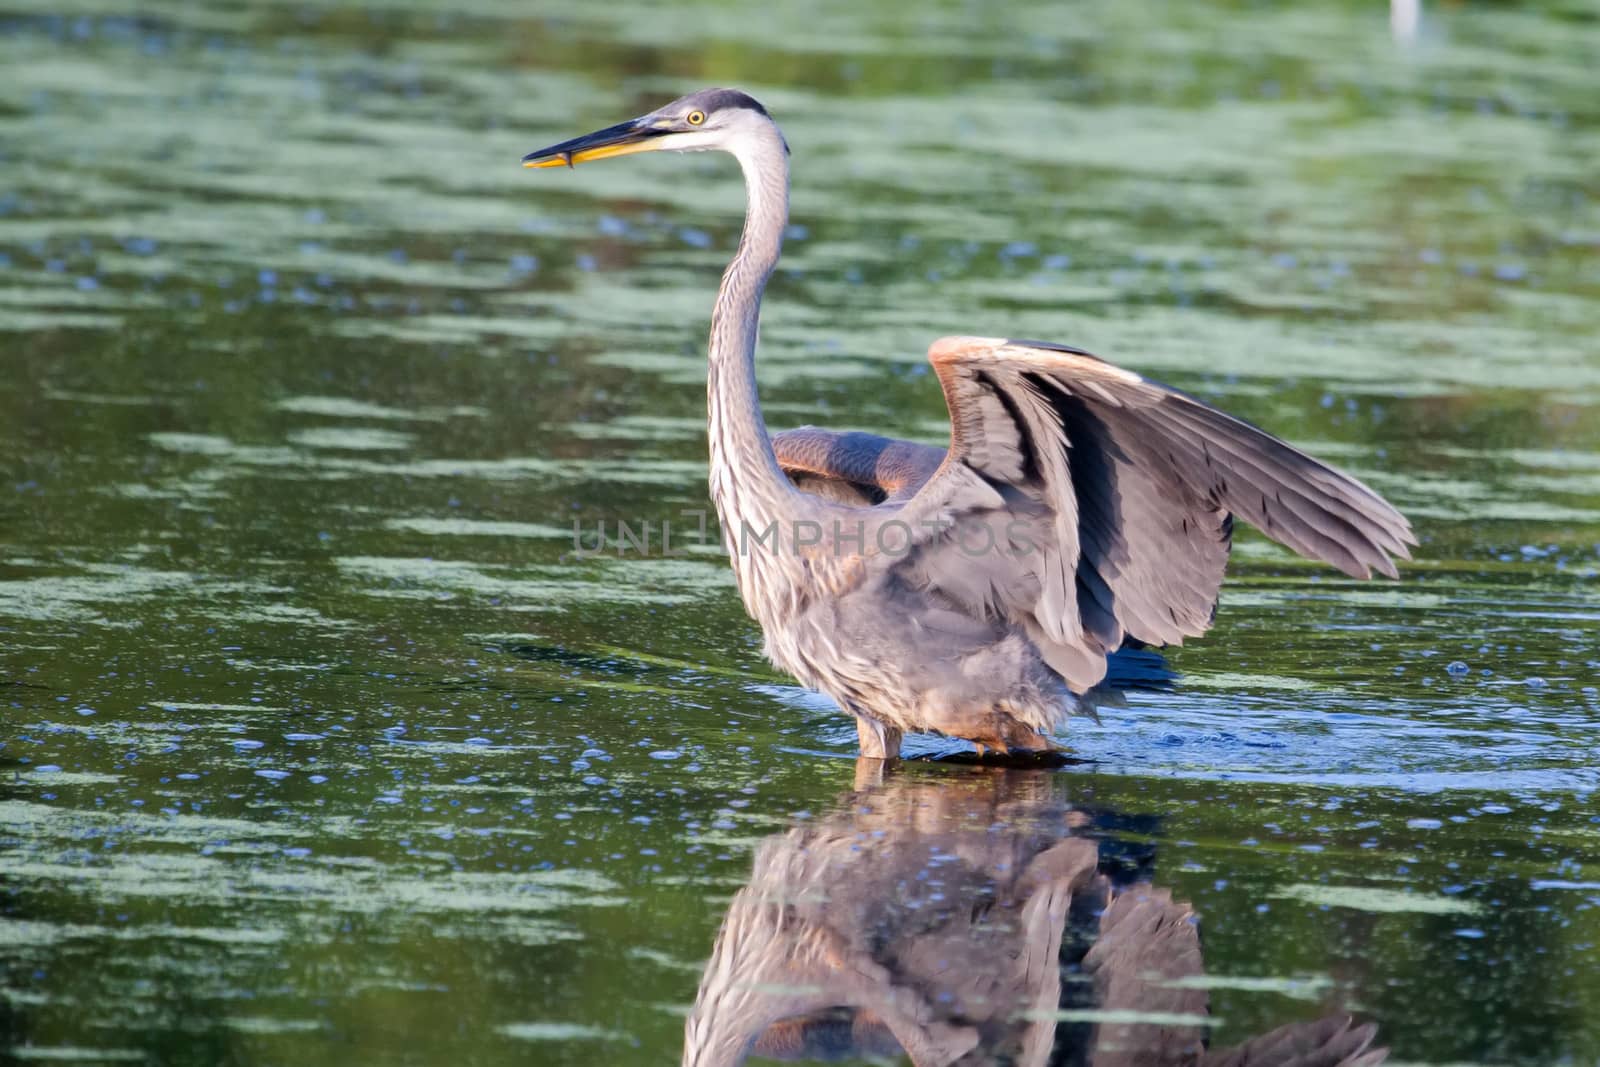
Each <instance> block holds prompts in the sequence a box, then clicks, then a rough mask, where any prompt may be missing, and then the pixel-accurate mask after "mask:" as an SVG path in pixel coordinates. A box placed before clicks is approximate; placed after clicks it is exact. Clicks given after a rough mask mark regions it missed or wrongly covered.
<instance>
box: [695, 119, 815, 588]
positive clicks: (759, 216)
mask: <svg viewBox="0 0 1600 1067" xmlns="http://www.w3.org/2000/svg"><path fill="white" fill-rule="evenodd" d="M730 150H731V151H732V153H733V155H734V156H735V157H736V158H737V159H738V160H739V165H740V166H741V167H742V168H743V169H744V179H745V190H746V195H747V197H748V201H747V207H746V209H745V220H744V235H743V236H742V237H741V238H740V240H739V250H738V252H737V253H735V255H734V257H733V262H731V263H729V264H728V269H727V271H726V272H725V273H724V274H723V275H722V287H721V288H720V289H719V290H718V291H717V303H716V308H715V309H714V310H713V311H712V314H711V352H710V367H709V372H708V375H707V381H706V409H707V411H706V414H707V429H708V436H709V438H710V445H711V498H712V500H713V501H714V502H715V504H716V507H717V516H718V518H719V519H720V520H721V523H722V530H723V539H724V541H725V543H727V544H728V546H729V548H730V550H731V551H732V554H733V557H734V569H735V571H736V572H738V573H739V578H740V586H741V588H743V587H744V586H745V585H746V582H745V578H746V573H745V568H744V567H743V566H742V565H741V554H740V553H739V551H738V545H740V544H741V543H743V542H742V541H741V536H742V535H743V530H744V527H745V526H748V527H749V528H751V529H753V530H754V531H756V532H757V533H759V532H760V531H763V530H765V529H766V528H767V527H768V526H769V525H770V524H771V523H773V522H777V523H779V524H780V526H782V525H784V524H787V523H788V522H790V521H791V519H792V517H793V515H794V512H795V507H796V505H795V496H796V494H795V492H794V490H793V488H792V486H791V485H790V483H789V480H788V478H787V477H785V475H784V473H783V470H782V468H780V467H779V466H778V457H777V455H776V454H775V453H774V452H773V450H772V441H771V439H770V438H769V437H768V435H767V426H766V422H765V421H764V420H763V419H762V417H761V402H760V400H759V399H757V396H756V364H755V355H756V331H757V326H758V324H759V321H760V318H761V295H762V292H763V291H764V290H765V288H766V285H767V279H768V278H769V277H771V275H772V271H773V268H775V267H776V266H777V265H778V253H779V249H780V248H781V246H782V244H783V230H784V227H785V226H786V225H787V224H788V219H789V160H788V152H787V150H786V149H785V148H784V145H783V139H782V137H781V136H780V135H779V134H778V131H777V128H776V127H775V126H770V125H768V126H763V127H761V128H760V129H759V130H753V131H752V132H750V133H748V134H746V135H744V136H741V137H740V139H739V140H738V141H737V142H736V143H735V144H733V145H732V146H730ZM784 535H785V536H787V530H785V531H784ZM746 558H748V557H746ZM747 602H748V600H747Z"/></svg>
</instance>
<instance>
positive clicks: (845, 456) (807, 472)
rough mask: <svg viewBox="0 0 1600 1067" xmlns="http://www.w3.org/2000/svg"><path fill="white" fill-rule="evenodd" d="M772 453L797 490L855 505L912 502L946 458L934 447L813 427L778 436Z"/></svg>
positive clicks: (773, 442)
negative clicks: (775, 454)
mask: <svg viewBox="0 0 1600 1067" xmlns="http://www.w3.org/2000/svg"><path fill="white" fill-rule="evenodd" d="M772 448H773V451H775V452H776V453H777V454H778V465H779V466H780V467H782V468H783V472H784V473H785V474H787V475H788V476H789V480H790V481H791V482H793V483H794V485H795V487H796V488H797V489H802V490H804V491H805V492H808V493H811V494H813V495H815V496H820V497H823V498H825V499H828V500H832V501H835V502H837V503H840V504H852V505H857V506H870V505H873V504H882V503H884V502H885V501H890V502H893V501H900V500H908V499H910V498H911V497H912V496H914V495H915V494H916V492H917V490H919V489H921V488H922V486H923V484H924V483H926V482H927V480H928V479H929V478H931V477H933V474H934V472H935V471H937V470H938V469H939V465H940V464H941V463H943V462H944V456H945V452H944V449H942V448H935V447H934V446H932V445H919V444H915V443H913V442H911V441H897V440H895V439H893V438H890V437H879V436H878V435H877V434H871V433H859V432H855V431H848V432H847V431H839V430H822V429H818V428H817V427H815V426H802V427H800V428H799V429H797V430H785V431H784V432H783V433H780V434H776V435H774V436H773V438H772Z"/></svg>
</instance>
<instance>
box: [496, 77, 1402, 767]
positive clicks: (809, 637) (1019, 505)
mask: <svg viewBox="0 0 1600 1067" xmlns="http://www.w3.org/2000/svg"><path fill="white" fill-rule="evenodd" d="M652 150H667V151H710V150H718V151H725V152H728V153H731V154H732V155H733V156H734V157H735V158H736V159H737V160H738V161H739V164H740V167H741V168H742V170H743V172H744V177H745V188H746V194H747V208H746V215H745V225H744V231H743V235H742V237H741V239H740V242H739V247H738V250H737V252H736V253H735V254H734V257H733V260H732V261H731V262H730V263H729V265H728V268H727V270H726V272H725V273H724V274H723V278H722V285H721V287H720V289H719V290H718V293H717V300H716V304H715V307H714V310H713V313H712V320H711V341H710V349H709V359H708V373H707V400H708V404H707V434H708V438H709V444H710V453H711V497H712V500H713V501H714V503H715V505H716V508H717V514H718V517H719V519H720V522H721V529H722V536H723V539H724V543H725V545H726V547H727V549H728V553H729V556H730V558H731V560H732V563H733V568H734V573H735V576H736V578H737V581H738V586H739V592H740V595H741V596H742V598H743V600H744V604H745V607H746V609H747V610H748V611H749V613H750V615H751V616H752V617H754V618H755V619H756V620H757V621H758V622H759V623H760V625H761V629H762V632H763V633H764V635H765V638H766V644H765V651H766V654H767V656H768V657H769V658H770V659H771V660H772V661H773V662H774V663H775V664H777V665H778V666H779V667H781V668H782V669H784V670H786V671H788V672H789V673H790V674H792V675H794V676H795V677H796V678H797V679H799V680H800V681H801V682H802V683H804V684H805V685H807V686H809V687H811V688H814V689H817V690H820V691H821V692H823V693H826V694H827V695H828V696H830V697H832V698H833V699H834V700H836V701H837V702H838V703H839V705H840V707H842V708H843V709H844V710H845V711H847V712H849V713H850V714H851V715H853V716H855V718H856V722H857V724H858V728H859V734H860V739H861V748H862V753H863V755H867V756H878V757H892V756H894V755H896V754H897V753H898V751H899V747H900V741H901V738H902V735H903V734H904V733H905V732H923V731H926V732H936V733H942V734H946V735H949V736H952V737H960V738H965V739H967V740H969V741H972V742H973V743H974V744H976V745H977V747H978V749H979V751H980V752H982V751H985V750H987V749H996V750H999V751H1001V752H1010V751H1017V750H1024V751H1026V750H1038V749H1044V748H1048V747H1050V742H1049V740H1048V735H1049V734H1050V733H1051V732H1052V731H1054V730H1055V729H1057V728H1058V727H1059V726H1060V725H1061V724H1062V722H1063V720H1064V718H1065V717H1066V716H1068V715H1070V714H1071V713H1072V712H1073V711H1074V710H1075V708H1076V707H1077V698H1076V694H1081V693H1083V692H1085V691H1086V690H1088V689H1089V688H1091V687H1092V686H1094V685H1095V684H1096V683H1097V682H1099V681H1100V679H1101V678H1102V677H1103V675H1104V674H1105V669H1106V656H1107V655H1108V654H1110V653H1113V652H1115V651H1116V650H1117V649H1118V648H1120V647H1122V645H1123V644H1124V643H1125V642H1127V641H1130V640H1131V641H1137V642H1143V643H1146V644H1161V645H1164V644H1176V643H1179V642H1181V641H1183V640H1184V638H1186V637H1192V636H1196V635H1198V634H1200V633H1202V632H1204V631H1205V630H1206V629H1207V628H1208V627H1209V626H1210V624H1211V621H1212V618H1213V616H1214V614H1215V608H1216V600H1217V593H1218V590H1219V588H1220V586H1221V583H1222V578H1223V571H1224V569H1225V567H1226V564H1227V558H1228V548H1229V541H1230V535H1231V530H1232V522H1233V517H1234V516H1235V515H1238V516H1240V517H1242V518H1244V519H1245V520H1247V521H1249V522H1250V523H1252V524H1253V525H1255V526H1256V527H1258V528H1259V529H1261V530H1262V531H1263V532H1264V533H1266V534H1267V535H1268V536H1269V537H1272V538H1273V539H1275V540H1277V541H1279V542H1281V543H1283V544H1285V545H1287V546H1289V547H1290V548H1292V549H1294V550H1296V551H1297V552H1299V553H1301V554H1302V555H1305V556H1308V557H1310V558H1313V559H1319V560H1323V561H1326V562H1328V563H1331V564H1333V565H1335V566H1337V567H1338V568H1339V569H1341V570H1342V571H1344V572H1345V573H1346V574H1350V575H1353V576H1358V577H1368V576H1370V574H1371V572H1372V571H1373V570H1377V571H1380V572H1382V573H1384V574H1387V575H1389V576H1391V577H1393V576H1394V575H1395V568H1394V562H1393V557H1399V558H1409V552H1408V549H1407V546H1408V545H1414V544H1415V543H1416V541H1415V539H1414V538H1413V536H1412V534H1411V529H1410V526H1409V525H1408V524H1407V522H1406V520H1405V519H1404V517H1402V516H1401V515H1400V514H1399V513H1398V512H1397V511H1395V510H1394V508H1392V507H1391V506H1390V505H1389V504H1388V503H1387V502H1385V501H1384V500H1383V499H1382V498H1381V497H1380V496H1378V495H1377V494H1376V493H1374V492H1373V491H1372V490H1371V489H1369V488H1367V487H1366V486H1365V485H1362V484H1361V483H1360V482H1359V481H1357V480H1355V479H1354V478H1352V477H1350V476H1349V475H1347V474H1344V473H1342V472H1340V471H1337V470H1335V469H1333V468H1331V467H1329V466H1327V465H1325V464H1322V463H1320V462H1318V461H1317V460H1315V459H1313V458H1311V457H1310V456H1307V455H1306V454H1304V453H1303V452H1300V451H1298V450H1296V449H1295V448H1293V447H1291V446H1290V445H1288V444H1286V443H1284V442H1283V441H1281V440H1279V439H1277V438H1275V437H1273V436H1271V435H1269V434H1267V433H1265V432H1263V431H1261V430H1259V429H1257V428H1255V427H1253V426H1250V425H1248V424H1246V423H1244V422H1241V421H1239V420H1237V419H1234V418H1232V417H1230V416H1228V415H1226V414H1224V413H1222V412H1220V411H1218V410H1216V409H1215V408H1212V407H1210V406H1209V405H1206V404H1204V403H1203V402H1201V401H1199V400H1197V399H1195V398H1193V397H1190V396H1188V395H1186V394H1184V393H1182V392H1179V391H1178V390H1175V389H1171V388H1169V387H1167V386H1164V385H1161V384H1159V383H1157V382H1152V381H1149V380H1147V379H1145V378H1143V377H1141V376H1140V375H1137V374H1134V373H1133V372H1131V371H1127V370H1123V369H1121V368H1119V367H1115V366H1113V365H1111V364H1109V363H1106V362H1104V361H1102V360H1100V359H1097V358H1095V357H1094V356H1092V355H1090V354H1088V353H1087V352H1083V351H1081V350H1079V349H1075V348H1071V347H1068V346H1064V345H1053V344H1048V343H1042V342H1032V341H1014V340H1006V339H999V338H983V337H946V338H943V339H941V340H939V341H936V342H934V344H933V346H932V347H931V349H930V350H929V360H930V362H931V363H932V364H933V368H934V370H935V372H936V373H937V375H938V378H939V382H940V384H941V386H942V387H943V389H944V394H945V401H946V404H947V406H948V407H949V409H950V418H951V443H950V448H949V449H948V450H946V451H943V452H941V451H940V450H939V449H936V448H931V447H929V446H926V445H917V444H913V443H910V442H904V441H893V440H890V439H887V438H881V437H876V436H874V435H871V434H860V433H855V434H850V433H834V432H830V431H827V430H819V429H815V428H811V427H806V428H803V429H800V430H793V431H789V432H787V433H784V434H780V435H778V436H777V437H776V438H773V437H772V436H771V435H770V434H769V432H768V430H767V426H766V423H765V422H764V421H763V419H762V415H761V406H760V402H759V400H758V398H757V395H756V377H755V349H756V334H757V325H758V322H759V318H760V308H761V298H762V294H763V291H764V289H765V286H766V282H767V279H768V278H769V277H770V276H771V274H772V271H773V269H774V268H775V267H776V265H777V262H778V255H779V251H780V247H781V244H782V238H783V231H784V228H785V226H786V224H787V221H788V198H789V166H788V155H789V151H788V146H787V144H786V143H785V141H784V139H783V136H782V134H781V133H780V132H779V130H778V127H777V125H776V123H774V122H773V121H772V118H771V116H770V115H768V113H767V111H766V109H765V108H763V107H762V106H761V105H760V104H759V103H757V102H756V101H755V100H753V99H752V98H751V97H749V96H747V95H745V94H744V93H741V92H738V91H737V90H732V89H707V90H702V91H700V92H696V93H691V94H689V95H688V96H685V97H683V98H681V99H679V100H676V101H673V102H672V103H670V104H667V105H666V106H664V107H662V108H659V109H658V110H656V111H653V112H651V113H649V114H647V115H644V116H642V117H640V118H638V119H634V120H631V121H629V122H625V123H622V124H620V125H617V126H613V127H610V128H608V129H605V130H601V131H599V132H597V133H593V134H589V135H587V136H585V137H579V138H576V139H574V140H571V141H566V142H563V143H561V144H557V145H553V146H551V147H550V148H546V149H542V150H540V151H538V152H533V153H530V154H529V155H528V156H527V157H525V159H524V163H525V164H526V165H527V166H532V167H553V166H562V165H566V166H574V165H576V164H578V163H583V162H587V161H589V160H592V159H601V158H605V157H608V156H615V155H627V154H633V153H637V152H644V151H652Z"/></svg>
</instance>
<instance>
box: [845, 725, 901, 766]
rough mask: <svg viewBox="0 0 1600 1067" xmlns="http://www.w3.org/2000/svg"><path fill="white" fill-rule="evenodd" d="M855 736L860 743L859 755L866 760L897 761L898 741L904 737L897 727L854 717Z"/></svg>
mask: <svg viewBox="0 0 1600 1067" xmlns="http://www.w3.org/2000/svg"><path fill="white" fill-rule="evenodd" d="M856 736H857V737H858V738H859V739H860V741H861V755H862V756H863V757H865V758H867V759H899V758H900V741H901V739H902V738H904V737H905V733H904V731H902V730H900V729H899V728H898V727H895V726H890V725H888V724H887V723H881V722H879V721H878V720H876V719H869V718H867V717H866V716H864V715H858V716H856Z"/></svg>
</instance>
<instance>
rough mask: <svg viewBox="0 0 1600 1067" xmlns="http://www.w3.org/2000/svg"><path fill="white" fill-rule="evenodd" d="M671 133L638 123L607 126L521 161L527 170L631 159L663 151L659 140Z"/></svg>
mask: <svg viewBox="0 0 1600 1067" xmlns="http://www.w3.org/2000/svg"><path fill="white" fill-rule="evenodd" d="M669 132H671V131H669V130H663V129H658V128H657V127H655V126H647V125H645V124H644V123H642V122H640V121H639V120H638V119H629V120H628V121H627V122H622V123H618V124H617V125H615V126H608V127H606V128H605V129H603V130H597V131H596V132H594V133H589V134H584V135H583V136H582V137H574V138H573V139H572V140H570V141H562V142H561V143H560V144H553V145H551V146H550V147H549V148H541V149H539V150H538V151H537V152H529V153H528V154H527V155H525V156H523V157H522V165H523V166H524V167H561V166H567V167H575V166H577V165H578V164H579V163H588V162H589V161H590V160H594V159H609V158H611V157H612V156H628V155H632V154H633V153H635V152H653V151H655V150H656V149H658V148H660V147H661V144H660V142H659V141H657V140H656V138H658V137H660V136H662V135H663V134H666V133H669Z"/></svg>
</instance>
